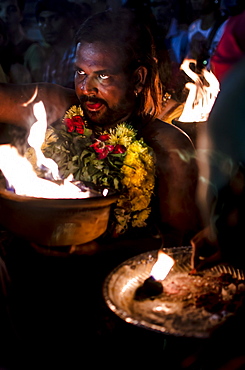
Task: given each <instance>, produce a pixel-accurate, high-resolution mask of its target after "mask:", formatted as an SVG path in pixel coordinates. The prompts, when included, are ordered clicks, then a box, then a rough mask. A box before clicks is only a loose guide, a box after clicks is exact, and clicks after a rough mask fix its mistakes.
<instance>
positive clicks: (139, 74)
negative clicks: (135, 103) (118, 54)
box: [134, 66, 147, 94]
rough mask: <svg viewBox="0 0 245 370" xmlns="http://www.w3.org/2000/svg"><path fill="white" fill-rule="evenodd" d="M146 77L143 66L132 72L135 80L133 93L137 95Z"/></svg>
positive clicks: (145, 70)
mask: <svg viewBox="0 0 245 370" xmlns="http://www.w3.org/2000/svg"><path fill="white" fill-rule="evenodd" d="M146 76H147V69H146V67H144V66H140V67H138V68H137V69H136V71H135V72H134V78H135V93H137V94H139V93H140V92H141V91H142V89H143V87H144V84H145V80H146Z"/></svg>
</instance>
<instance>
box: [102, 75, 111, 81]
mask: <svg viewBox="0 0 245 370" xmlns="http://www.w3.org/2000/svg"><path fill="white" fill-rule="evenodd" d="M109 77H110V76H108V75H105V74H101V75H99V78H100V79H101V80H107V79H108V78H109Z"/></svg>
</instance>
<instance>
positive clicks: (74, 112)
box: [64, 105, 83, 119]
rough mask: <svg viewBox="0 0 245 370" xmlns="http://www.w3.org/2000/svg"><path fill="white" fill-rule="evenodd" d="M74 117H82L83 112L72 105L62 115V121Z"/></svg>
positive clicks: (79, 107) (78, 107)
mask: <svg viewBox="0 0 245 370" xmlns="http://www.w3.org/2000/svg"><path fill="white" fill-rule="evenodd" d="M74 116H83V110H82V108H81V106H80V105H79V106H77V105H73V106H72V107H71V108H70V109H69V110H68V111H66V113H65V115H64V119H66V118H72V117H74Z"/></svg>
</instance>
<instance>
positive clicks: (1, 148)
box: [0, 101, 90, 199]
mask: <svg viewBox="0 0 245 370" xmlns="http://www.w3.org/2000/svg"><path fill="white" fill-rule="evenodd" d="M33 112H34V115H35V117H36V119H37V121H36V122H35V123H34V124H33V125H32V127H31V129H30V134H29V136H28V139H27V141H28V143H29V145H30V146H31V147H32V148H33V149H34V150H35V152H36V157H37V165H38V166H39V167H43V166H44V167H45V168H46V169H48V170H49V172H50V173H51V174H52V177H53V178H54V179H55V180H60V179H61V178H60V176H59V171H58V166H57V164H56V163H55V162H54V161H53V160H52V159H50V158H46V157H45V156H44V155H43V153H42V150H41V146H42V143H43V142H44V139H45V133H46V129H47V116H46V111H45V108H44V105H43V102H41V101H40V102H38V103H36V104H34V108H33ZM0 169H1V171H2V173H3V175H4V177H5V178H6V180H7V182H8V184H9V187H12V188H14V190H15V192H16V194H18V195H27V196H31V197H38V198H54V199H55V198H88V197H89V196H90V191H89V190H87V191H82V190H81V189H80V188H79V187H77V186H76V185H75V184H73V183H72V182H71V181H72V180H73V176H72V175H71V176H70V177H68V178H67V179H65V180H64V181H61V184H60V185H59V184H57V183H55V182H52V181H49V180H46V179H42V178H39V177H38V176H37V174H36V173H35V171H34V170H33V167H32V165H31V163H30V162H29V161H28V160H27V159H26V158H25V157H23V156H21V155H20V154H19V153H18V150H17V149H16V147H14V146H11V145H10V144H4V145H0Z"/></svg>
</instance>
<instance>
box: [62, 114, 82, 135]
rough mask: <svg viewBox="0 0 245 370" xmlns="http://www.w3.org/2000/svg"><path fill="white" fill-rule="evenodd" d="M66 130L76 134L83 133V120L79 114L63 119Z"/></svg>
mask: <svg viewBox="0 0 245 370" xmlns="http://www.w3.org/2000/svg"><path fill="white" fill-rule="evenodd" d="M64 122H65V124H66V127H67V132H74V131H75V132H77V133H78V134H84V121H83V119H82V117H81V116H73V117H72V118H66V119H65V120H64Z"/></svg>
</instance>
